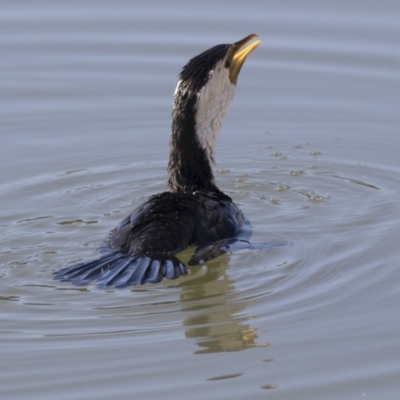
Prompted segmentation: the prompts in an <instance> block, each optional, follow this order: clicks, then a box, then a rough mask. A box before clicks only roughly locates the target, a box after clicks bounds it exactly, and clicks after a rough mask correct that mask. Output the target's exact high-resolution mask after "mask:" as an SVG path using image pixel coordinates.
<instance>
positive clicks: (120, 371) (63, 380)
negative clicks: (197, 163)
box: [0, 1, 400, 400]
mask: <svg viewBox="0 0 400 400" xmlns="http://www.w3.org/2000/svg"><path fill="white" fill-rule="evenodd" d="M0 11H1V12H0V54H1V57H0V138H1V145H0V157H1V162H2V174H1V177H0V204H1V209H0V227H1V231H0V232H1V245H0V254H1V255H0V321H1V324H0V358H1V363H0V397H1V398H2V399H41V400H42V399H55V398H62V399H85V400H87V399H110V398H117V396H118V399H132V398H139V397H140V396H141V397H142V398H145V399H163V398H174V399H187V398H191V399H244V398H248V399H265V398H270V397H271V398H273V399H285V400H286V399H307V400H309V399H328V400H329V399H332V400H334V399H335V400H336V399H359V398H369V399H394V400H395V399H398V396H399V393H400V383H399V382H400V380H399V375H400V346H399V332H400V312H399V305H400V270H399V268H400V265H399V259H400V253H399V239H398V238H399V234H400V222H399V220H400V205H399V200H398V199H399V197H400V175H399V173H400V157H399V149H400V128H399V127H400V112H399V110H400V45H399V38H400V24H399V21H400V3H398V2H395V1H379V2H378V1H336V2H333V3H332V2H320V1H298V2H294V1H286V2H281V1H268V2H265V1H254V2H252V3H249V2H247V3H244V2H232V1H229V2H228V1H220V2H211V1H202V2H195V1H193V2H183V1H174V2H169V3H168V4H167V3H166V2H157V1H154V2H152V1H151V2H146V3H145V4H139V3H134V2H124V1H113V2H106V1H96V2H91V1H88V2H48V1H35V2H28V1H15V2H14V1H13V2H9V3H8V4H7V5H6V4H4V3H3V4H2V5H1V6H0ZM253 32H254V33H257V34H259V36H260V38H261V40H262V45H261V46H260V47H259V48H258V49H257V50H256V51H255V52H254V53H253V54H252V55H251V56H250V57H249V59H248V60H247V61H246V64H245V66H244V67H243V69H242V72H241V75H240V78H239V82H238V88H237V92H236V97H235V100H234V102H233V104H232V106H231V108H230V111H229V113H228V116H227V118H226V121H225V122H224V125H223V129H222V132H221V135H220V137H219V139H218V144H217V149H216V161H217V165H216V175H217V180H218V183H219V185H220V187H221V189H223V190H224V191H225V192H226V193H228V194H229V195H230V196H231V197H232V198H233V199H234V200H235V202H237V203H238V204H239V205H240V207H241V208H242V210H243V211H244V212H245V213H246V215H247V217H248V218H249V219H250V220H251V221H252V224H253V229H254V234H253V240H254V241H255V242H257V241H260V242H263V241H264V242H265V241H268V242H272V243H278V242H292V243H293V244H292V245H291V246H287V247H282V248H267V249H260V250H255V251H251V250H242V251H238V252H235V253H233V254H229V255H225V256H221V257H219V258H217V259H214V260H211V261H210V262H208V263H207V264H206V265H205V266H196V267H191V268H190V274H189V275H188V276H186V277H181V278H179V279H178V280H175V281H169V280H165V281H163V282H161V283H159V284H156V285H145V286H141V287H135V288H130V289H126V290H115V289H108V290H99V289H97V288H96V287H95V285H89V286H87V287H75V286H72V285H70V284H67V283H60V282H58V281H54V280H53V279H52V274H53V272H54V271H56V270H58V269H59V268H61V267H63V266H65V265H68V264H70V263H73V262H77V261H81V260H89V259H91V258H95V257H97V255H98V251H97V248H98V246H99V245H100V243H101V241H102V240H103V238H104V236H105V235H106V234H107V232H108V231H109V230H110V229H111V228H113V227H114V226H115V225H116V224H117V223H118V222H119V221H120V220H121V219H122V218H123V217H124V216H125V215H126V214H128V213H130V212H131V211H132V210H133V209H134V208H135V207H136V206H138V205H139V204H140V203H141V202H142V201H143V200H144V199H146V198H147V197H148V196H150V195H152V194H154V193H158V192H161V191H164V190H166V189H167V185H166V182H167V172H166V165H167V162H168V152H169V147H168V146H169V134H170V124H171V120H170V113H171V104H172V94H173V91H174V88H175V85H176V80H177V75H178V73H179V71H180V69H181V68H182V66H183V65H184V64H185V63H186V62H187V61H188V59H189V58H191V57H192V56H194V55H196V54H198V53H200V52H201V51H203V50H206V49H207V48H209V47H212V46H214V45H216V44H219V43H227V42H228V43H229V42H233V41H236V40H239V39H241V38H243V37H244V36H246V35H248V34H250V33H253ZM189 257H190V250H188V251H186V252H184V253H183V254H182V257H181V258H182V259H183V260H186V261H187V260H188V259H189Z"/></svg>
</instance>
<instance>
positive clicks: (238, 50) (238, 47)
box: [229, 33, 261, 85]
mask: <svg viewBox="0 0 400 400" xmlns="http://www.w3.org/2000/svg"><path fill="white" fill-rule="evenodd" d="M255 39H256V40H255ZM260 44H261V41H260V40H259V39H258V36H257V35H256V34H254V33H253V34H251V35H249V36H246V37H245V38H244V39H242V40H239V41H238V42H236V43H234V44H233V45H232V49H233V52H232V54H233V56H232V60H231V66H230V68H229V79H230V81H231V82H232V83H233V84H235V85H236V82H237V78H238V76H239V72H240V70H241V68H242V65H243V64H244V62H245V61H246V58H247V56H248V55H249V54H250V53H251V52H252V51H253V50H255V49H256V48H257V47H258V46H259V45H260Z"/></svg>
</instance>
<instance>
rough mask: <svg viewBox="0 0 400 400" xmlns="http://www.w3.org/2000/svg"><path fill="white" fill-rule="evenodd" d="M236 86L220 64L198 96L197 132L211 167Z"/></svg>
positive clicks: (227, 70) (226, 69) (226, 70)
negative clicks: (215, 147) (216, 141)
mask: <svg viewBox="0 0 400 400" xmlns="http://www.w3.org/2000/svg"><path fill="white" fill-rule="evenodd" d="M235 88H236V85H234V84H233V83H231V81H230V79H229V69H228V68H225V67H224V65H223V63H222V62H220V63H218V64H217V65H216V67H215V69H214V70H212V71H211V72H210V78H209V80H208V82H207V83H206V85H205V86H204V87H203V89H202V90H201V92H200V93H199V94H198V95H197V97H198V99H197V103H196V131H197V136H198V139H199V142H200V146H201V147H202V148H203V149H204V150H205V152H206V155H207V157H208V160H209V162H210V166H211V167H212V165H213V164H214V157H213V150H214V145H215V140H216V138H217V135H218V133H219V130H220V128H221V124H222V121H223V119H224V118H225V115H226V112H227V110H228V107H229V104H230V103H231V101H232V99H233V96H234V94H235Z"/></svg>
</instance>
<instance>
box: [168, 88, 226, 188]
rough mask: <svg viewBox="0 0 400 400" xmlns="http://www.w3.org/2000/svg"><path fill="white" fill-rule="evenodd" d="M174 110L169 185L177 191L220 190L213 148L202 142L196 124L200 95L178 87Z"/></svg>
mask: <svg viewBox="0 0 400 400" xmlns="http://www.w3.org/2000/svg"><path fill="white" fill-rule="evenodd" d="M177 91H179V93H176V95H175V102H174V107H173V111H172V118H173V121H172V135H171V152H170V157H169V164H168V171H169V175H170V176H169V182H168V183H169V186H170V188H171V190H172V191H174V192H186V191H188V192H194V191H197V190H202V189H210V190H218V188H217V186H216V184H215V179H214V173H213V168H212V162H213V156H212V150H213V149H212V148H208V147H207V146H204V144H203V145H202V144H201V141H200V138H199V136H198V133H197V126H196V101H197V97H196V96H195V94H194V93H193V92H191V91H190V90H185V89H184V88H179V85H178V87H177Z"/></svg>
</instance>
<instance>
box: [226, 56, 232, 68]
mask: <svg viewBox="0 0 400 400" xmlns="http://www.w3.org/2000/svg"><path fill="white" fill-rule="evenodd" d="M230 67H231V60H229V58H228V59H227V60H226V61H225V68H230Z"/></svg>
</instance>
